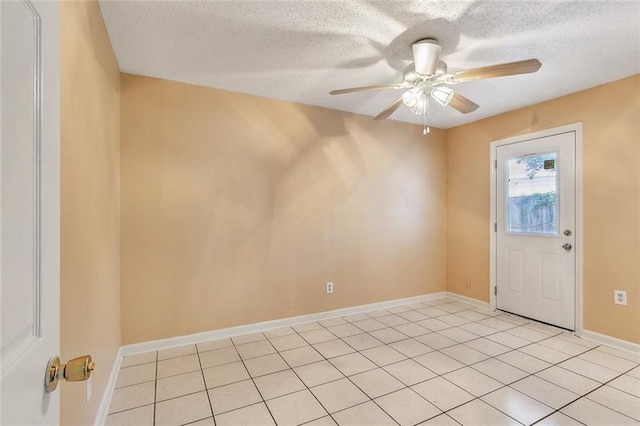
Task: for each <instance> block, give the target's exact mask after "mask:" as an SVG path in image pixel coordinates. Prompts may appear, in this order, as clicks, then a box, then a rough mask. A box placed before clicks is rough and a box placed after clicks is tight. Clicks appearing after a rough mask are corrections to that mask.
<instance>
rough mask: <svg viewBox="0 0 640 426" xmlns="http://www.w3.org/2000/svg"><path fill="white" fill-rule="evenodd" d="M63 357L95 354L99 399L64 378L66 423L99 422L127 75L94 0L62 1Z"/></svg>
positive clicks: (112, 347)
mask: <svg viewBox="0 0 640 426" xmlns="http://www.w3.org/2000/svg"><path fill="white" fill-rule="evenodd" d="M60 14H61V16H60V19H61V22H60V28H61V82H60V84H61V100H60V108H61V109H60V113H61V144H62V148H61V193H62V194H61V210H62V211H61V217H62V219H61V236H60V237H61V357H62V359H63V360H68V359H70V358H74V357H76V356H80V355H85V354H91V355H92V356H93V359H94V360H95V362H96V370H95V371H94V373H93V397H92V399H91V401H90V403H89V404H86V402H85V384H84V383H63V384H62V386H61V387H60V388H61V390H60V391H61V392H62V395H61V398H62V403H61V404H62V405H61V419H60V422H61V424H64V425H74V424H75V425H89V424H93V422H94V419H95V416H96V413H97V410H98V406H99V404H100V400H101V399H102V395H103V393H104V390H105V386H106V383H107V379H108V377H109V374H110V371H111V366H112V365H113V362H114V360H115V356H116V353H117V351H118V347H119V346H120V306H119V305H120V287H119V285H120V283H119V274H120V271H119V264H120V249H119V244H120V242H119V209H120V206H119V174H120V172H119V162H120V73H119V71H118V66H117V64H116V61H115V58H114V55H113V51H112V49H111V44H110V41H109V37H108V35H107V32H106V28H105V26H104V23H103V21H102V15H101V13H100V9H99V8H98V3H97V2H95V1H86V2H85V1H82V2H75V1H74V2H62V3H61V5H60Z"/></svg>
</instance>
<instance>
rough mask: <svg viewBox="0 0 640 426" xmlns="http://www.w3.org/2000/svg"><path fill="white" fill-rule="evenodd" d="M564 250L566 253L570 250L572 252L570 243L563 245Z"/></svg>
mask: <svg viewBox="0 0 640 426" xmlns="http://www.w3.org/2000/svg"><path fill="white" fill-rule="evenodd" d="M562 248H563V249H565V250H566V251H569V250H571V244H569V243H564V244H563V245H562Z"/></svg>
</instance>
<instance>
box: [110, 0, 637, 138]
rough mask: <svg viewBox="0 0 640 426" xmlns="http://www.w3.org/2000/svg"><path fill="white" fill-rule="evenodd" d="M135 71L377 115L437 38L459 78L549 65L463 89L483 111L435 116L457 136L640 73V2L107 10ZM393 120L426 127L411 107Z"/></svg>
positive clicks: (122, 58)
mask: <svg viewBox="0 0 640 426" xmlns="http://www.w3.org/2000/svg"><path fill="white" fill-rule="evenodd" d="M100 6H101V9H102V13H103V15H104V18H105V21H106V24H107V28H108V30H109V34H110V36H111V40H112V43H113V47H114V50H115V53H116V57H117V59H118V63H119V65H120V69H121V71H123V72H127V73H133V74H140V75H146V76H152V77H159V78H165V79H169V80H176V81H182V82H187V83H193V84H198V85H202V86H210V87H215V88H219V89H225V90H231V91H235V92H242V93H249V94H253V95H258V96H264V97H268V98H274V99H283V100H287V101H294V102H300V103H304V104H310V105H318V106H323V107H327V108H333V109H338V110H343V111H350V112H356V113H360V114H366V115H371V116H375V115H376V114H377V113H378V112H379V111H380V110H382V109H383V108H384V107H385V106H386V105H387V104H388V103H390V102H391V101H392V100H393V99H394V98H395V97H396V96H398V94H399V93H398V92H397V91H385V92H367V93H357V94H348V95H340V96H331V95H329V94H328V92H329V90H331V89H336V88H344V87H351V86H363V85H372V84H383V83H391V82H399V81H401V75H402V69H403V68H404V67H405V66H406V65H407V64H408V63H410V61H411V44H412V43H413V42H414V41H416V40H418V39H422V38H427V37H431V38H436V39H437V40H438V41H439V42H440V44H441V45H442V48H443V53H442V55H443V56H442V59H443V60H444V61H445V62H447V64H448V66H449V72H452V71H458V70H461V69H466V68H474V67H479V66H485V65H491V64H495V63H500V62H511V61H516V60H521V59H529V58H537V59H539V60H540V61H541V62H542V68H541V69H540V70H539V71H538V72H537V73H535V74H527V75H521V76H512V77H503V78H497V79H491V80H482V81H475V82H468V83H462V84H459V85H457V86H455V89H456V90H457V91H459V92H460V93H461V94H462V95H464V96H467V97H468V98H470V99H471V100H473V101H475V102H476V103H478V104H479V105H480V108H479V109H478V110H477V111H475V112H472V113H470V114H466V115H463V114H461V113H459V112H457V111H455V110H453V109H451V108H446V109H445V108H442V107H440V106H438V105H435V104H434V105H432V106H431V108H430V110H429V113H428V116H427V117H428V118H427V120H428V122H429V124H431V125H433V126H437V127H441V128H450V127H454V126H457V125H460V124H464V123H468V122H471V121H475V120H478V119H481V118H485V117H488V116H492V115H496V114H499V113H502V112H505V111H510V110H513V109H517V108H521V107H524V106H527V105H532V104H535V103H538V102H541V101H544V100H547V99H552V98H556V97H559V96H562V95H566V94H568V93H572V92H576V91H578V90H582V89H586V88H589V87H593V86H597V85H599V84H603V83H606V82H609V81H613V80H617V79H620V78H624V77H627V76H630V75H633V74H637V73H639V72H640V1H639V0H634V1H616V0H610V1H605V0H598V1H585V0H579V1H560V0H555V1H552V0H549V1H528V0H510V1H507V0H502V1H501V0H488V1H453V0H451V1H449V0H439V1H438V0H430V1H428V0H417V1H404V0H397V1H393V0H386V1H361V0H343V1H329V0H326V1H323V0H314V1H302V0H299V1H294V0H289V1H282V0H280V1H270V0H263V1H243V0H233V1H214V0H210V1H112V0H101V1H100ZM391 119H395V120H401V121H408V122H414V123H422V117H417V116H414V115H413V114H411V113H410V112H409V111H408V110H407V109H406V108H405V107H402V108H401V109H400V110H398V111H397V112H396V113H394V114H393V115H392V116H391Z"/></svg>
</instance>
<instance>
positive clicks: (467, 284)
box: [464, 279, 471, 288]
mask: <svg viewBox="0 0 640 426" xmlns="http://www.w3.org/2000/svg"><path fill="white" fill-rule="evenodd" d="M464 286H465V287H466V288H471V280H470V279H469V280H467V282H466V283H464Z"/></svg>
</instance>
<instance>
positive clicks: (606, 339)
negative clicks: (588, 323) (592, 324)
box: [576, 329, 640, 354]
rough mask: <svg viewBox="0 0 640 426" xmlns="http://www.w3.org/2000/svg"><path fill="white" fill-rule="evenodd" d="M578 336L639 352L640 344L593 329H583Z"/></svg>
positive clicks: (624, 349)
mask: <svg viewBox="0 0 640 426" xmlns="http://www.w3.org/2000/svg"><path fill="white" fill-rule="evenodd" d="M576 334H578V333H576ZM578 337H580V338H582V339H585V340H591V341H592V342H596V343H600V344H601V345H606V346H611V347H612V348H616V349H621V350H623V351H627V352H633V353H636V354H640V344H638V343H633V342H629V341H628V340H622V339H618V338H616V337H611V336H607V335H606V334H600V333H597V332H595V331H591V330H584V329H583V330H582V331H580V333H579V334H578Z"/></svg>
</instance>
